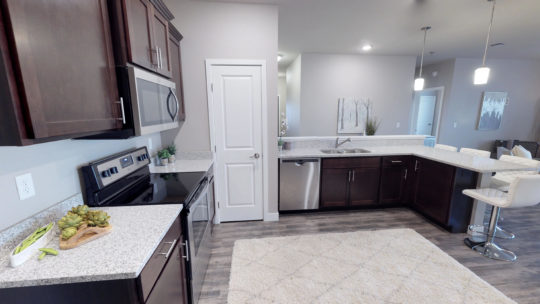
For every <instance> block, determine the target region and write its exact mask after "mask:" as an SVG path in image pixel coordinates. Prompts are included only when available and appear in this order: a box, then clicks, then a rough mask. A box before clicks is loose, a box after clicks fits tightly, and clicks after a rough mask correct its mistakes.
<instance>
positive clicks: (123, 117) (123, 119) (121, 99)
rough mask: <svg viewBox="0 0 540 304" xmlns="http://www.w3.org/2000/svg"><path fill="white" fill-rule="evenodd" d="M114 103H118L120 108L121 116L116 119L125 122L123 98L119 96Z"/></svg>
mask: <svg viewBox="0 0 540 304" xmlns="http://www.w3.org/2000/svg"><path fill="white" fill-rule="evenodd" d="M116 103H119V104H120V109H121V110H122V118H118V120H121V121H122V123H123V124H124V125H125V124H126V111H125V109H124V98H122V97H120V101H117V102H116Z"/></svg>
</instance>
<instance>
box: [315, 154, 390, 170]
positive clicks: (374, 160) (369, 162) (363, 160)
mask: <svg viewBox="0 0 540 304" xmlns="http://www.w3.org/2000/svg"><path fill="white" fill-rule="evenodd" d="M380 166H381V158H380V157H342V158H325V159H323V163H322V167H323V168H338V169H339V168H379V167H380Z"/></svg>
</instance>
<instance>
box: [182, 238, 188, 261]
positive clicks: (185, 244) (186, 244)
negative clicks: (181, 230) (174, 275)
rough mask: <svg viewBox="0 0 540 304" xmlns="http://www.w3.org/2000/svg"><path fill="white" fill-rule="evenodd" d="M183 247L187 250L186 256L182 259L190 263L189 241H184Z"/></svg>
mask: <svg viewBox="0 0 540 304" xmlns="http://www.w3.org/2000/svg"><path fill="white" fill-rule="evenodd" d="M182 246H184V247H185V248H186V255H183V256H182V257H183V258H184V259H186V262H189V243H188V241H184V242H183V243H182Z"/></svg>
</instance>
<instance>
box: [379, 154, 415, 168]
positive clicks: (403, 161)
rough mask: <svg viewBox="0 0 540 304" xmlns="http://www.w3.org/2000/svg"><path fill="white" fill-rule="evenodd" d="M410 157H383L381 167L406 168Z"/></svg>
mask: <svg viewBox="0 0 540 304" xmlns="http://www.w3.org/2000/svg"><path fill="white" fill-rule="evenodd" d="M409 162H410V156H385V157H383V158H382V165H383V167H396V166H408V165H409Z"/></svg>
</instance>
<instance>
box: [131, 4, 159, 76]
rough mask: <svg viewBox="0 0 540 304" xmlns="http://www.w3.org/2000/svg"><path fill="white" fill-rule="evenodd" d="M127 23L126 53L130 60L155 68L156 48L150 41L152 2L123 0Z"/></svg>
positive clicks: (151, 68)
mask: <svg viewBox="0 0 540 304" xmlns="http://www.w3.org/2000/svg"><path fill="white" fill-rule="evenodd" d="M123 2H124V10H125V22H126V24H127V31H126V40H127V43H128V48H127V53H128V57H129V58H128V59H129V61H130V62H132V63H135V64H137V65H140V66H142V67H145V68H147V69H150V70H155V68H156V67H157V57H156V56H157V50H156V49H155V46H154V44H153V43H152V36H153V33H152V22H153V19H154V16H153V13H152V11H153V9H152V3H150V1H149V0H123Z"/></svg>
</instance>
